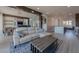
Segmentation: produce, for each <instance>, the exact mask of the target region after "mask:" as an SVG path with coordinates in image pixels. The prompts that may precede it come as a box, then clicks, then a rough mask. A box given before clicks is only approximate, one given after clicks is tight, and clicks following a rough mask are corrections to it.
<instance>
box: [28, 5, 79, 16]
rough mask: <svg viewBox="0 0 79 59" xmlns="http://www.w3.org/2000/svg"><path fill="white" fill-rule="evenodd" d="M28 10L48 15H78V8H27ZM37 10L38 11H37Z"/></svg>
mask: <svg viewBox="0 0 79 59" xmlns="http://www.w3.org/2000/svg"><path fill="white" fill-rule="evenodd" d="M28 8H31V9H34V10H36V11H39V12H42V13H44V14H48V15H51V16H52V15H64V14H66V15H67V14H68V15H69V14H70V15H71V14H76V13H79V6H69V7H68V6H28ZM37 8H39V10H38V9H37Z"/></svg>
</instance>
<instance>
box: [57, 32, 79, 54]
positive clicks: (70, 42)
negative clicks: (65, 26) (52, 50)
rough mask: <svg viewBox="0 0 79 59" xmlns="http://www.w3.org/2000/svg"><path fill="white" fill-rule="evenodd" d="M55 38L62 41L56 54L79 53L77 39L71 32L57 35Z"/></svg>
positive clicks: (78, 41)
mask: <svg viewBox="0 0 79 59" xmlns="http://www.w3.org/2000/svg"><path fill="white" fill-rule="evenodd" d="M56 35H58V34H56ZM57 37H58V38H59V39H61V40H63V43H62V45H61V46H60V47H59V49H58V51H57V53H79V40H78V39H79V38H77V37H76V36H75V33H74V32H73V31H68V32H66V33H65V35H58V36H57Z"/></svg>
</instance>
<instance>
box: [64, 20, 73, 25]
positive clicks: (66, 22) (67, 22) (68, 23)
mask: <svg viewBox="0 0 79 59" xmlns="http://www.w3.org/2000/svg"><path fill="white" fill-rule="evenodd" d="M63 24H64V25H69V26H72V21H71V20H67V21H63Z"/></svg>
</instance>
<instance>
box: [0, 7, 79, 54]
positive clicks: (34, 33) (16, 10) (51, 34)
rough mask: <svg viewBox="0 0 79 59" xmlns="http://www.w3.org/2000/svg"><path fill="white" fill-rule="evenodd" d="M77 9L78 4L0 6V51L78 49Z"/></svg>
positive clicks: (78, 8) (64, 51) (44, 51)
mask: <svg viewBox="0 0 79 59" xmlns="http://www.w3.org/2000/svg"><path fill="white" fill-rule="evenodd" d="M78 10H79V7H78V6H0V19H1V20H0V39H1V41H0V47H1V48H0V52H2V53H32V52H34V53H54V52H56V53H57V52H59V53H69V52H70V53H73V52H79V47H78V36H79V28H78V26H79V23H78V18H79V17H78V16H79V11H78ZM49 38H50V39H49ZM36 39H37V40H36ZM4 43H5V44H4ZM52 46H53V47H52ZM49 50H50V51H49Z"/></svg>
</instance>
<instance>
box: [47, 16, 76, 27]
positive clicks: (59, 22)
mask: <svg viewBox="0 0 79 59" xmlns="http://www.w3.org/2000/svg"><path fill="white" fill-rule="evenodd" d="M63 20H72V26H75V15H71V16H69V15H68V16H67V15H62V16H51V17H49V19H48V26H60V27H61V26H63V27H69V26H67V25H63Z"/></svg>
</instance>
